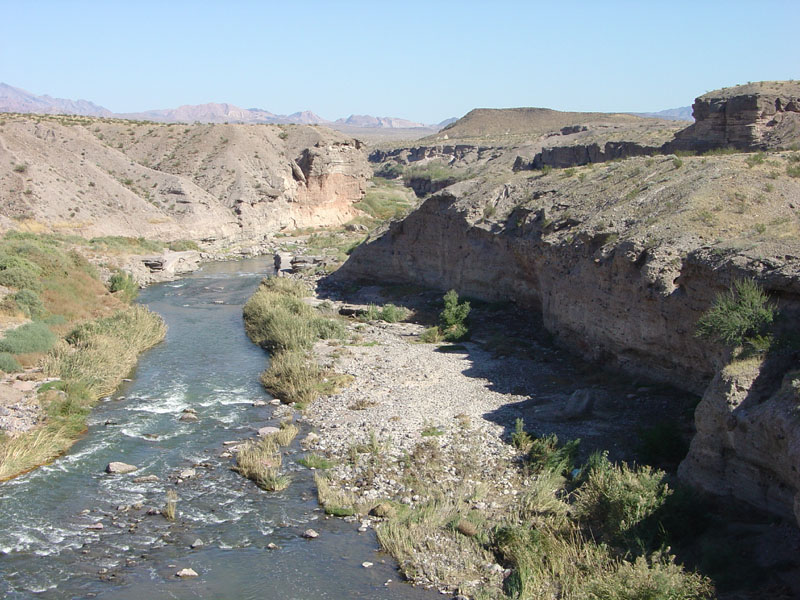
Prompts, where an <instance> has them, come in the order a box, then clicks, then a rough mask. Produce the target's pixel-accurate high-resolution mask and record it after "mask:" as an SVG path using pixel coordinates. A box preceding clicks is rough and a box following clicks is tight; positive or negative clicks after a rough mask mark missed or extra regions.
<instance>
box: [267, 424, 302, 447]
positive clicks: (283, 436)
mask: <svg viewBox="0 0 800 600" xmlns="http://www.w3.org/2000/svg"><path fill="white" fill-rule="evenodd" d="M299 431H300V428H299V427H298V426H297V425H295V424H294V423H281V427H280V431H278V433H273V434H272V438H273V439H274V440H275V441H276V442H277V443H278V445H279V446H288V445H289V444H291V443H292V440H293V439H294V438H295V437H297V434H298V432H299Z"/></svg>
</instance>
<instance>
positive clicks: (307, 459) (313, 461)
mask: <svg viewBox="0 0 800 600" xmlns="http://www.w3.org/2000/svg"><path fill="white" fill-rule="evenodd" d="M297 462H299V463H300V464H301V465H303V466H304V467H306V468H308V469H320V470H323V471H324V470H325V469H330V468H331V467H332V466H333V465H334V464H335V463H334V462H333V461H331V460H328V459H327V458H325V457H324V456H322V455H320V454H316V453H314V452H312V453H311V454H308V455H306V456H304V457H303V458H301V459H300V460H298V461H297Z"/></svg>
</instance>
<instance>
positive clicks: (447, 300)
mask: <svg viewBox="0 0 800 600" xmlns="http://www.w3.org/2000/svg"><path fill="white" fill-rule="evenodd" d="M469 311H470V306H469V302H467V301H466V300H465V301H464V302H460V303H459V301H458V293H457V292H456V291H455V290H450V291H449V292H447V293H446V294H445V295H444V310H443V311H442V312H441V313H440V314H439V325H440V327H441V328H442V333H443V334H444V339H446V340H447V341H449V342H457V341H459V340H462V339H464V338H465V337H466V335H467V325H466V320H467V316H468V315H469Z"/></svg>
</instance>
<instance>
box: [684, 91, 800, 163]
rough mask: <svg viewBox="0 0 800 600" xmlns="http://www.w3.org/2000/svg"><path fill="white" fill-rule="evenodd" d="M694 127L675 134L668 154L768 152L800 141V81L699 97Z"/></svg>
mask: <svg viewBox="0 0 800 600" xmlns="http://www.w3.org/2000/svg"><path fill="white" fill-rule="evenodd" d="M692 115H693V116H694V119H695V123H694V124H693V125H690V126H689V127H687V128H686V129H684V130H683V131H681V132H680V133H678V134H677V135H676V136H675V140H674V142H672V143H670V144H669V147H668V150H669V151H673V152H674V151H675V150H690V151H694V152H705V151H706V150H711V149H714V148H727V147H730V148H736V149H739V150H766V149H770V148H780V147H789V146H791V145H792V144H797V143H799V142H800V82H795V81H762V82H758V83H748V84H747V85H739V86H735V87H731V88H725V89H723V90H716V91H714V92H709V93H708V94H705V95H703V96H700V97H699V98H697V99H696V100H695V101H694V104H693V105H692Z"/></svg>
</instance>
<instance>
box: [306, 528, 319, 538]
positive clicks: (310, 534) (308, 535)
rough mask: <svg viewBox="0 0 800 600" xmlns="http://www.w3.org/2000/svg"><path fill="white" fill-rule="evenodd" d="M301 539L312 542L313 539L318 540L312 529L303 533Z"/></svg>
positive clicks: (317, 535)
mask: <svg viewBox="0 0 800 600" xmlns="http://www.w3.org/2000/svg"><path fill="white" fill-rule="evenodd" d="M303 537H304V538H306V539H307V540H313V539H314V538H318V537H319V534H318V533H317V532H316V531H314V530H313V529H306V530H305V531H304V532H303Z"/></svg>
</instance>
